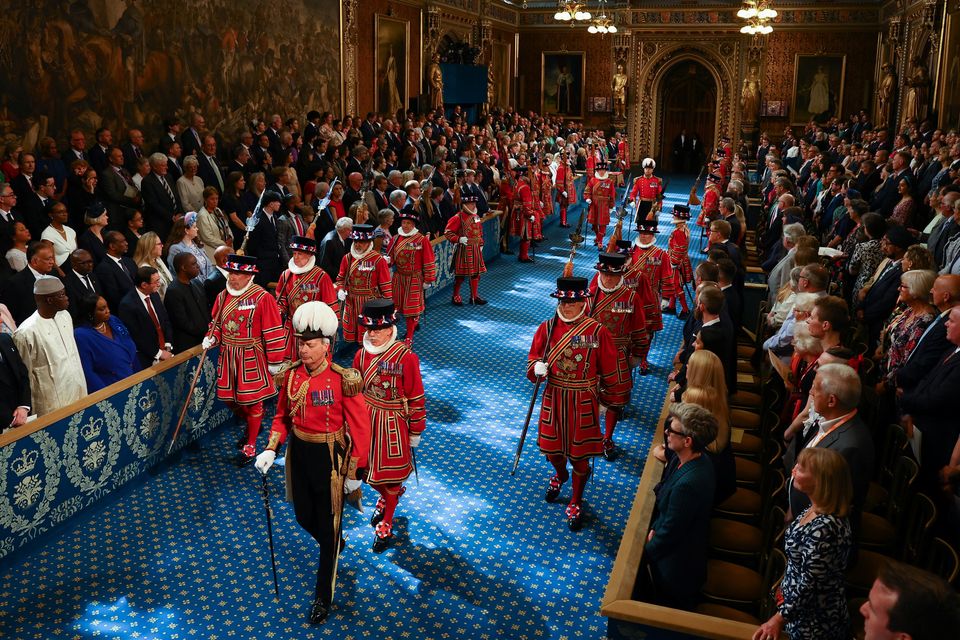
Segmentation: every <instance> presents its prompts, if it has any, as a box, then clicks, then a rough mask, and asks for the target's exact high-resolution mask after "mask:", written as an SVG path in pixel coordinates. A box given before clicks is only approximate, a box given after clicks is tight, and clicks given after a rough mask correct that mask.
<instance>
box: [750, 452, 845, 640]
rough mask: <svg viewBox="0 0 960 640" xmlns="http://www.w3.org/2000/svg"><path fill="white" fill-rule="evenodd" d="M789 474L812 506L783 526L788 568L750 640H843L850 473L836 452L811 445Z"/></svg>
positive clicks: (802, 453)
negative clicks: (787, 639)
mask: <svg viewBox="0 0 960 640" xmlns="http://www.w3.org/2000/svg"><path fill="white" fill-rule="evenodd" d="M791 476H792V484H793V486H794V487H796V488H797V490H798V491H802V492H803V493H804V494H805V495H807V496H809V497H810V504H809V506H808V507H806V508H804V510H803V511H802V512H800V513H798V514H796V515H797V517H796V518H794V520H793V522H791V523H790V525H789V526H788V527H787V531H786V534H785V535H784V541H783V550H784V552H785V554H786V556H787V567H786V570H785V571H784V574H783V580H782V581H781V583H780V587H779V588H778V590H777V596H776V601H777V605H776V606H777V611H776V613H774V614H773V616H772V617H771V618H770V619H769V620H767V621H766V622H765V623H763V624H762V625H760V628H758V629H757V631H756V632H755V633H754V634H753V638H754V640H777V638H779V637H780V634H781V632H784V631H785V632H786V634H787V635H788V636H789V637H790V638H816V639H817V640H847V639H848V638H850V614H849V611H848V610H847V597H846V592H845V585H844V574H845V572H846V567H847V562H848V559H849V556H850V551H851V549H852V547H853V534H852V532H851V528H850V521H849V518H848V515H849V512H850V501H851V498H852V496H853V486H852V483H851V477H850V469H849V467H848V466H847V463H846V461H845V460H844V458H843V456H841V455H840V454H839V453H837V452H836V451H832V450H830V449H823V448H812V447H811V448H807V449H804V450H803V451H802V452H800V456H799V457H798V458H797V464H796V466H794V468H793V471H792V472H791Z"/></svg>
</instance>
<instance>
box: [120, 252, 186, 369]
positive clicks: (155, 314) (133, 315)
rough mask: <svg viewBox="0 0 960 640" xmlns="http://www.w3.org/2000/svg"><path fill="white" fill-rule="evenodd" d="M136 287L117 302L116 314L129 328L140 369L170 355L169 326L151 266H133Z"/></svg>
mask: <svg viewBox="0 0 960 640" xmlns="http://www.w3.org/2000/svg"><path fill="white" fill-rule="evenodd" d="M134 282H135V283H136V286H135V287H134V288H133V289H131V290H130V291H128V292H127V294H126V295H125V296H124V297H123V300H121V301H120V308H119V310H118V311H117V315H118V316H120V319H121V320H122V321H123V324H124V325H126V327H127V329H128V330H129V331H130V337H131V338H133V343H134V344H135V345H136V346H137V358H138V359H139V360H140V366H141V367H143V368H144V369H146V368H148V367H151V366H153V365H154V364H156V363H157V362H160V361H161V360H167V359H169V358H172V357H173V345H171V344H170V341H171V339H172V338H173V327H172V326H171V325H170V318H169V317H168V316H167V310H166V309H165V308H164V306H163V301H162V300H161V299H160V294H159V293H157V292H158V291H159V290H160V274H159V273H158V272H157V270H156V269H154V268H153V267H140V268H139V269H137V274H136V276H135V280H134Z"/></svg>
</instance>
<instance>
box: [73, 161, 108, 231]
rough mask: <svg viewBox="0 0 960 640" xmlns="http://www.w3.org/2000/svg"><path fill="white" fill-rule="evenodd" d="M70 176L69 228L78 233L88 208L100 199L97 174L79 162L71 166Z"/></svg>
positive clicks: (84, 163)
mask: <svg viewBox="0 0 960 640" xmlns="http://www.w3.org/2000/svg"><path fill="white" fill-rule="evenodd" d="M71 169H72V172H71V175H70V177H69V178H67V208H68V209H69V210H70V218H69V222H70V226H71V227H73V228H74V229H75V230H77V231H79V230H80V229H83V227H84V224H85V223H84V221H83V219H84V217H86V215H87V211H88V210H89V209H90V206H91V205H92V204H93V203H94V202H97V201H98V200H99V198H100V196H99V194H98V193H97V183H98V182H99V180H100V178H98V177H97V172H96V171H94V170H93V169H91V168H90V166H89V165H87V163H86V162H84V161H82V160H80V161H78V162H75V163H74V164H73V165H71Z"/></svg>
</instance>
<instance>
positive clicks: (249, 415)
mask: <svg viewBox="0 0 960 640" xmlns="http://www.w3.org/2000/svg"><path fill="white" fill-rule="evenodd" d="M243 411H244V413H245V414H246V419H247V444H248V445H250V446H252V447H255V446H256V444H257V436H258V435H260V422H261V421H262V420H263V403H262V402H258V403H256V404H250V405H246V406H244V407H243Z"/></svg>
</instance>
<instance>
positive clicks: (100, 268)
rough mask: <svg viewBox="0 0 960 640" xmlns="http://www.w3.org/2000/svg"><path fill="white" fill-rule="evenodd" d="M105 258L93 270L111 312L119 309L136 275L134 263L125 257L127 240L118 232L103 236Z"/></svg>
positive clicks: (132, 286)
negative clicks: (105, 250)
mask: <svg viewBox="0 0 960 640" xmlns="http://www.w3.org/2000/svg"><path fill="white" fill-rule="evenodd" d="M103 240H104V244H105V245H106V246H107V257H105V258H104V259H103V260H101V261H100V264H98V265H97V266H96V268H95V269H94V270H93V273H94V275H96V276H97V280H99V281H100V288H101V294H102V295H103V297H104V299H105V300H106V301H107V304H108V305H110V309H111V310H115V309H119V308H120V301H121V300H122V299H123V297H124V296H125V295H127V293H128V292H129V291H131V290H132V289H133V288H134V283H133V280H134V278H135V277H136V275H137V265H136V263H135V262H134V261H133V260H131V259H130V258H128V257H127V239H126V238H124V237H123V234H122V233H120V232H119V231H110V232H109V233H107V235H106V236H104V239H103Z"/></svg>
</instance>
